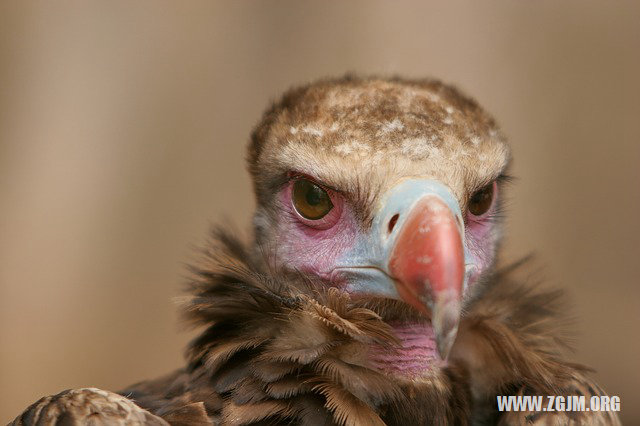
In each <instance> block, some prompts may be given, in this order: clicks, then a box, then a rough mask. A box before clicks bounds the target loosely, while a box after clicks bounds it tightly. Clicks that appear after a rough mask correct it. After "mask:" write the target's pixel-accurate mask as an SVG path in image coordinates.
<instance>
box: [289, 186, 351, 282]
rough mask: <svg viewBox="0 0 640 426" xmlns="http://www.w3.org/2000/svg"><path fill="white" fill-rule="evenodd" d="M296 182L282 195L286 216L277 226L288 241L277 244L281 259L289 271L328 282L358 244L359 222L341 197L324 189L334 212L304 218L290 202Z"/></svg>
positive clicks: (337, 193)
mask: <svg viewBox="0 0 640 426" xmlns="http://www.w3.org/2000/svg"><path fill="white" fill-rule="evenodd" d="M304 178H305V179H309V180H311V181H313V179H311V178H309V177H306V176H304ZM295 179H296V177H294V178H293V179H292V180H291V181H289V182H288V183H287V184H286V186H285V188H284V189H283V190H282V191H281V193H280V196H279V199H280V203H281V206H282V211H283V213H284V214H283V215H282V216H281V219H280V222H279V224H278V226H279V231H278V235H281V236H283V238H286V239H285V240H280V241H278V243H279V244H278V251H279V255H278V258H279V259H280V260H282V261H284V262H286V265H287V267H289V268H293V269H297V270H299V271H302V272H307V273H312V274H314V275H317V276H319V277H321V278H324V279H329V278H330V276H331V272H332V271H333V269H334V268H335V267H336V266H337V264H336V263H337V260H338V259H339V258H340V257H341V256H344V255H345V254H346V253H347V252H348V251H349V250H350V249H352V248H353V246H354V245H355V241H356V236H357V230H358V226H357V222H356V219H355V217H354V215H353V211H352V210H351V208H350V206H349V205H348V203H346V202H345V200H344V197H343V196H342V194H340V193H339V192H336V191H333V190H331V189H328V188H324V187H323V188H324V189H325V190H326V191H327V193H328V194H329V196H330V197H331V203H332V204H333V208H332V209H331V211H330V212H329V213H328V214H327V215H326V216H324V217H323V218H321V219H319V220H309V219H306V218H304V217H302V216H301V215H300V214H299V213H298V212H297V211H296V209H295V207H294V206H293V202H292V200H291V193H292V190H293V184H294V181H295ZM314 183H316V182H314ZM316 184H317V183H316ZM318 185H319V184H318ZM320 186H322V185H320Z"/></svg>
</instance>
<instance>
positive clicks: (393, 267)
mask: <svg viewBox="0 0 640 426" xmlns="http://www.w3.org/2000/svg"><path fill="white" fill-rule="evenodd" d="M403 214H405V215H406V217H405V218H404V220H403V221H402V222H403V223H402V225H401V228H400V229H398V230H397V232H396V233H394V235H395V238H394V242H393V245H392V248H391V253H390V256H389V259H388V271H389V273H390V275H391V276H392V277H393V278H394V281H395V285H396V290H397V292H398V295H399V296H400V297H401V298H402V299H403V300H404V301H405V302H407V303H408V304H410V305H411V306H413V307H414V308H416V309H417V310H419V311H420V312H423V313H424V314H426V315H427V316H429V317H430V318H431V325H432V327H433V330H434V333H435V338H436V343H437V347H438V352H439V353H440V356H441V357H442V359H446V358H447V356H448V354H449V351H450V350H451V347H452V346H453V342H454V341H455V338H456V334H457V332H458V323H459V320H460V309H461V299H462V292H463V285H464V279H465V266H464V263H465V255H464V247H463V244H462V237H461V227H462V224H461V223H460V219H459V217H458V219H456V218H457V216H456V215H455V214H454V212H452V210H451V208H450V207H449V206H448V205H447V203H445V202H444V201H443V200H442V198H440V197H439V196H438V195H435V194H426V195H424V196H422V197H421V198H420V199H419V200H418V201H416V202H415V203H414V204H413V206H412V207H411V208H410V210H409V211H408V212H406V213H403Z"/></svg>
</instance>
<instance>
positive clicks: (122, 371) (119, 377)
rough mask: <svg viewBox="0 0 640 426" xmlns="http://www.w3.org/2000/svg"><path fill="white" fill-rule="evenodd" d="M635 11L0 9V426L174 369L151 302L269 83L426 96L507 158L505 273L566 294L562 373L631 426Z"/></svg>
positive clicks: (86, 5) (168, 285)
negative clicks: (394, 87) (465, 108)
mask: <svg viewBox="0 0 640 426" xmlns="http://www.w3.org/2000/svg"><path fill="white" fill-rule="evenodd" d="M639 23H640V2H627V3H624V2H615V3H612V2H601V1H598V0H571V1H562V2H558V1H554V0H541V1H535V2H534V1H524V0H518V1H513V0H505V1H482V2H478V1H473V0H469V1H446V2H444V1H442V2H428V1H416V2H405V1H394V2H389V1H370V0H367V1H364V0H362V1H348V2H345V1H312V2H300V1H296V0H290V1H260V2H257V1H255V2H237V1H214V2H211V1H207V2H168V1H166V2H158V1H154V2H128V1H114V2H79V1H78V2H73V1H69V2H55V3H54V2H2V3H0V423H2V422H7V421H9V420H10V419H12V418H13V417H14V416H15V415H17V414H18V413H19V412H20V411H21V410H22V409H23V408H25V407H26V406H27V405H28V404H30V403H31V402H33V401H35V400H36V399H38V398H39V397H41V396H43V395H45V394H50V393H56V392H58V391H60V390H62V389H66V388H72V387H86V386H96V387H102V388H107V389H113V390H117V389H121V388H122V387H124V386H126V385H128V384H130V383H132V382H135V381H139V380H142V379H145V378H150V377H153V376H157V375H159V374H162V373H164V372H167V371H169V370H171V369H173V368H175V367H178V366H179V365H180V364H181V362H182V350H183V346H184V344H185V343H186V341H187V340H188V338H189V337H190V334H189V333H188V332H187V333H185V332H184V331H182V330H181V328H180V326H179V324H178V321H177V314H176V305H175V303H174V302H173V298H175V297H176V296H178V295H180V294H181V285H182V283H183V282H184V280H185V279H184V277H185V276H186V273H185V267H184V265H185V263H187V262H188V261H189V259H190V258H191V256H192V252H193V248H194V247H196V246H198V245H200V244H202V242H203V241H204V237H205V235H206V233H207V230H208V228H209V226H210V224H211V223H214V222H216V221H219V220H221V219H224V218H230V220H231V221H232V222H233V223H236V224H237V225H238V226H239V227H240V228H241V229H245V228H247V227H248V223H249V218H250V215H251V211H252V208H253V199H252V194H251V187H250V182H249V180H248V177H247V174H246V172H245V166H244V160H243V157H244V149H245V143H246V141H247V139H248V135H249V132H250V130H251V128H252V126H253V125H254V124H255V123H256V121H257V120H258V119H259V117H260V114H261V112H262V110H263V109H264V108H265V107H266V106H267V105H268V103H269V102H270V101H271V100H273V99H274V98H275V97H276V96H277V95H278V94H279V93H281V92H282V91H283V90H285V89H287V88H288V87H290V86H291V85H293V84H298V83H304V82H307V81H309V80H311V79H315V78H317V77H323V76H327V75H341V74H343V73H344V72H346V71H355V72H359V73H364V74H369V73H382V74H390V73H399V74H402V75H405V76H410V77H424V76H435V77H439V78H442V79H444V80H445V81H448V82H452V83H455V84H456V85H458V86H460V87H461V88H462V89H464V90H465V91H466V92H468V93H470V94H471V95H473V96H474V97H476V98H477V99H478V100H479V101H480V103H481V104H482V105H484V106H485V107H486V108H487V109H488V110H489V111H491V112H492V113H493V114H494V115H495V116H496V117H497V119H498V121H499V122H500V123H501V124H502V126H503V129H504V130H505V132H506V134H507V135H508V136H509V137H510V139H511V142H512V144H513V151H514V157H515V163H514V168H513V171H512V172H513V174H514V175H515V176H516V177H517V178H518V179H517V180H516V182H515V184H514V185H513V186H512V188H511V192H510V196H509V197H510V200H511V201H510V203H509V215H510V216H509V217H510V220H509V227H508V233H507V235H508V239H507V243H506V246H505V253H506V254H505V257H506V258H507V259H515V258H518V257H520V256H522V255H525V254H527V253H529V252H534V253H536V254H537V258H538V261H537V262H538V264H539V265H541V266H542V275H543V276H544V277H545V279H546V281H548V282H549V283H551V284H555V285H559V286H562V287H564V288H566V290H567V291H568V293H569V295H570V297H571V299H572V301H573V306H572V311H573V313H574V314H575V316H576V321H575V329H576V332H577V333H576V336H577V338H576V341H575V347H576V353H575V360H577V361H580V362H583V363H586V364H588V365H590V366H592V367H594V368H595V369H596V371H597V377H598V380H599V381H600V383H601V384H602V385H603V387H604V388H605V389H606V391H607V392H608V393H609V394H610V395H619V396H621V399H622V416H623V419H624V420H625V422H626V423H627V424H632V423H635V422H638V421H640V397H639V396H638V392H637V390H636V388H637V386H638V385H639V384H640V368H638V367H640V365H639V363H638V352H639V350H640V342H639V339H638V334H639V333H638V327H639V326H640V309H639V306H638V305H639V301H640V286H639V285H638V284H639V280H638V277H637V276H638V267H637V265H638V261H637V257H638V241H639V239H640V225H639V222H638V209H639V208H640V190H639V189H638V185H639V184H640V171H639V170H640V168H639V167H638V164H639V162H640V24H639Z"/></svg>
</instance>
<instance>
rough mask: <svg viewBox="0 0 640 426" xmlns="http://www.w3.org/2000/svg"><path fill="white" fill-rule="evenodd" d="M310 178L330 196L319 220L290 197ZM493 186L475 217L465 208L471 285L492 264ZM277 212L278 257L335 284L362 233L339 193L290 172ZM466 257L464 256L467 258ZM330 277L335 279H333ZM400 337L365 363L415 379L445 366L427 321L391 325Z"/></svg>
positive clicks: (373, 351) (375, 350) (376, 350)
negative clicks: (472, 269)
mask: <svg viewBox="0 0 640 426" xmlns="http://www.w3.org/2000/svg"><path fill="white" fill-rule="evenodd" d="M298 178H304V179H309V180H311V181H313V182H314V183H316V184H317V185H319V186H321V187H323V188H324V189H325V190H326V191H327V193H328V194H329V196H330V198H331V202H332V204H333V208H332V210H331V211H330V212H329V213H328V214H327V215H326V216H324V217H323V218H321V219H319V220H309V219H306V218H304V217H303V216H301V215H300V214H299V213H298V212H297V211H296V209H295V207H294V205H293V201H292V190H293V185H294V183H295V179H298ZM497 195H498V192H497V185H496V184H495V183H494V199H493V201H492V205H491V207H490V208H489V210H488V211H487V212H486V213H485V214H483V215H481V216H475V215H473V214H471V213H470V212H467V216H466V219H467V221H466V222H467V223H466V235H465V240H466V241H465V244H466V245H467V247H468V249H469V252H470V255H471V256H472V259H471V261H472V262H473V263H474V264H475V265H476V266H477V268H476V270H475V272H474V273H473V274H472V275H471V276H470V277H469V284H470V285H471V284H472V283H473V282H474V281H476V280H477V278H478V277H479V276H480V274H481V273H482V272H483V271H484V270H485V269H486V268H487V267H488V266H489V265H490V264H491V263H492V262H493V256H494V254H493V252H494V249H495V241H496V235H495V232H494V230H493V220H492V217H493V216H494V215H495V214H496V210H497V206H496V204H497V203H496V198H497ZM278 200H279V203H280V206H281V212H282V215H280V220H279V222H278V232H277V234H278V235H280V236H281V239H280V240H279V241H278V242H277V243H278V245H277V247H278V253H277V260H278V262H280V263H281V264H283V265H286V267H287V268H290V269H296V270H299V271H302V272H306V273H310V274H313V275H316V276H318V277H320V278H322V279H325V280H327V281H329V282H332V283H333V284H334V285H339V282H336V281H335V278H336V277H335V275H336V274H332V272H333V271H334V270H335V268H336V267H338V266H340V265H339V263H340V260H341V259H345V258H346V256H348V255H349V253H350V252H352V251H353V249H354V248H355V246H356V242H357V238H358V236H359V233H360V232H361V230H360V227H359V226H358V222H357V220H356V217H355V215H354V213H353V210H352V208H351V206H350V205H349V203H348V202H346V200H345V198H344V196H343V195H342V194H341V193H340V192H337V191H334V190H331V189H329V188H326V187H324V186H322V185H321V184H319V183H318V182H317V181H315V180H314V179H313V178H311V177H308V176H306V175H292V179H291V180H290V181H289V182H287V183H286V184H285V186H284V188H283V189H282V190H281V192H280V194H279V195H278ZM467 260H468V259H467ZM332 278H333V279H334V280H333V281H332ZM392 326H393V329H394V332H395V335H396V337H397V338H398V339H399V341H400V345H399V346H398V347H397V348H394V349H391V350H390V349H389V348H387V347H382V346H379V347H378V346H375V345H374V346H372V347H371V352H370V361H371V364H372V366H374V367H375V368H377V369H379V370H381V371H385V372H386V373H388V374H392V375H400V376H403V377H407V378H415V377H419V376H421V375H423V374H425V373H426V372H428V371H429V370H432V369H433V368H435V367H438V366H443V365H446V361H444V360H442V359H441V358H440V356H439V355H438V352H437V347H436V343H435V336H434V331H433V328H432V327H431V324H429V323H407V324H392Z"/></svg>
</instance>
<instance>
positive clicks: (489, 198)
mask: <svg viewBox="0 0 640 426" xmlns="http://www.w3.org/2000/svg"><path fill="white" fill-rule="evenodd" d="M494 187H495V183H493V182H492V183H490V184H489V185H487V186H485V187H483V188H481V189H479V190H477V191H476V192H474V193H473V195H471V198H470V199H469V212H471V214H472V215H474V216H482V215H483V214H485V213H486V212H487V211H488V210H489V208H491V204H492V203H493V193H494Z"/></svg>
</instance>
